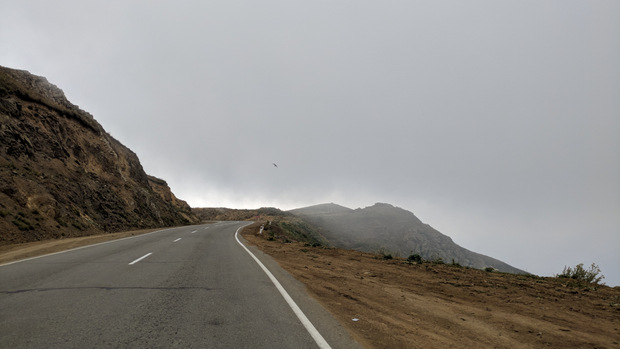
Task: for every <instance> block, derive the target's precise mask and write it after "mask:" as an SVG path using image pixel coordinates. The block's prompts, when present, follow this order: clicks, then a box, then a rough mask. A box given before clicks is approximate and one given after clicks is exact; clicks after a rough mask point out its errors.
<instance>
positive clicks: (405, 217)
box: [289, 203, 523, 273]
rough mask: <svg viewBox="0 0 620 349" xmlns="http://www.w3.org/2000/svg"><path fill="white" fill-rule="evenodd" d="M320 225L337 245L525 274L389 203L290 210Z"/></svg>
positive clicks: (322, 231) (320, 228)
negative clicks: (476, 250)
mask: <svg viewBox="0 0 620 349" xmlns="http://www.w3.org/2000/svg"><path fill="white" fill-rule="evenodd" d="M289 212H291V213H293V214H295V215H297V216H299V217H302V218H303V219H304V220H306V221H308V222H309V223H311V224H313V225H314V226H316V227H318V228H319V231H320V233H321V234H322V235H323V236H324V237H325V238H327V239H328V240H329V241H330V242H332V243H333V244H334V245H335V246H336V247H341V248H346V249H354V250H359V251H365V252H377V251H379V250H380V249H384V250H387V251H388V252H390V253H396V254H399V255H400V256H401V257H407V256H409V255H410V254H412V253H417V254H419V255H420V256H421V257H422V258H424V259H426V260H437V259H439V258H441V259H442V260H443V261H444V262H446V263H451V262H452V260H454V262H455V263H459V264H461V265H463V266H468V267H473V268H479V269H481V268H486V267H493V268H496V269H498V270H500V271H504V272H510V273H523V271H522V270H519V269H517V268H514V267H512V266H510V265H508V264H506V263H504V262H502V261H500V260H497V259H495V258H491V257H488V256H485V255H482V254H479V253H476V252H472V251H469V250H467V249H465V248H463V247H461V246H459V245H457V244H455V243H454V242H453V241H452V239H451V238H450V237H448V236H446V235H444V234H442V233H440V232H438V231H437V230H435V229H433V228H432V227H431V226H430V225H428V224H425V223H422V221H420V220H419V219H418V218H417V217H416V216H415V215H414V214H413V213H411V212H409V211H406V210H404V209H401V208H398V207H394V206H392V205H389V204H384V203H377V204H375V205H373V206H370V207H366V208H363V209H361V208H359V209H356V210H351V209H347V208H344V207H342V206H338V205H334V204H322V205H317V206H310V207H305V208H299V209H295V210H291V211H289Z"/></svg>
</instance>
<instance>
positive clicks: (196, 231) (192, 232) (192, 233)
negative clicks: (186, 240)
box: [190, 230, 198, 234]
mask: <svg viewBox="0 0 620 349" xmlns="http://www.w3.org/2000/svg"><path fill="white" fill-rule="evenodd" d="M197 231H198V230H194V231H192V232H191V233H190V234H194V233H195V232H197Z"/></svg>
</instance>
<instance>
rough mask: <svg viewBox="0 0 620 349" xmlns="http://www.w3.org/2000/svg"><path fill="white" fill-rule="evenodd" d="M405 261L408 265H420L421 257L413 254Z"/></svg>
mask: <svg viewBox="0 0 620 349" xmlns="http://www.w3.org/2000/svg"><path fill="white" fill-rule="evenodd" d="M407 261H408V262H409V263H414V262H415V263H422V257H421V256H420V255H419V254H417V253H413V254H411V255H409V257H407Z"/></svg>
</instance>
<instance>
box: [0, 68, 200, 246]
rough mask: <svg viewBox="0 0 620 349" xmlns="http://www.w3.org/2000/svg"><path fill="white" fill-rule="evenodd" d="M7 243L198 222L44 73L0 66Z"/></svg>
mask: <svg viewBox="0 0 620 349" xmlns="http://www.w3.org/2000/svg"><path fill="white" fill-rule="evenodd" d="M0 144H1V146H0V245H2V244H11V243H19V242H28V241H35V240H42V239H49V238H60V237H65V236H81V235H89V234H94V233H101V232H114V231H121V230H129V229H137V228H151V227H163V226H171V225H181V224H189V223H194V222H197V218H196V217H195V216H194V215H193V214H192V212H191V209H190V207H189V206H188V205H187V203H185V202H184V201H182V200H179V199H177V198H176V197H175V196H174V194H172V193H171V191H170V188H169V187H168V185H167V184H166V182H165V181H163V180H161V179H158V178H155V177H151V176H148V175H147V174H146V173H145V172H144V170H143V168H142V165H141V164H140V161H139V160H138V157H137V155H136V154H135V153H134V152H132V151H131V150H130V149H128V148H127V147H125V146H123V145H122V144H121V143H120V142H119V141H117V140H116V139H114V138H113V137H112V136H110V135H109V134H108V133H107V132H106V131H105V130H104V129H103V127H102V126H101V125H100V124H99V123H98V122H97V121H96V120H95V119H94V118H93V116H92V115H90V114H89V113H87V112H85V111H83V110H81V109H79V108H78V107H77V106H75V105H73V104H71V103H70V102H69V101H68V100H67V99H66V97H65V95H64V93H63V91H62V90H60V89H59V88H58V87H56V86H55V85H53V84H51V83H49V82H48V81H47V80H46V79H45V78H43V77H39V76H34V75H31V74H30V73H28V72H26V71H21V70H14V69H9V68H5V67H0Z"/></svg>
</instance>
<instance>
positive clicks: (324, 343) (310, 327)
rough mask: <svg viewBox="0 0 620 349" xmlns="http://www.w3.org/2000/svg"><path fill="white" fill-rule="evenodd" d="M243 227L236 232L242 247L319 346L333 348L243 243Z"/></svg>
mask: <svg viewBox="0 0 620 349" xmlns="http://www.w3.org/2000/svg"><path fill="white" fill-rule="evenodd" d="M246 225H247V224H246ZM243 227H245V225H244V226H242V227H239V229H237V231H236V232H235V239H236V240H237V242H238V243H239V245H241V247H243V249H244V250H245V251H246V252H247V253H248V254H250V256H251V257H252V258H253V259H254V261H256V263H257V264H258V266H260V267H261V269H263V271H264V272H265V274H267V276H268V277H269V279H270V280H271V282H273V284H274V285H275V286H276V288H277V289H278V291H280V294H281V295H282V297H284V300H285V301H286V303H288V306H289V307H291V309H292V310H293V312H294V313H295V315H297V318H298V319H299V321H301V324H302V325H304V327H305V328H306V330H307V331H308V333H310V336H312V338H313V339H314V341H315V342H316V344H317V345H318V346H319V348H321V349H331V347H330V346H329V344H327V341H325V338H323V336H321V334H320V333H319V331H318V330H317V329H316V327H314V325H313V324H312V322H310V320H309V319H308V318H307V317H306V314H304V312H303V311H302V310H301V309H300V308H299V306H298V305H297V303H295V301H294V300H293V298H291V296H289V294H288V292H286V290H285V289H284V287H282V285H281V284H280V282H279V281H278V279H276V277H275V276H273V274H272V273H271V272H270V271H269V269H267V267H266V266H265V265H264V264H263V263H262V262H261V261H260V260H259V259H258V258H257V257H256V256H255V255H254V254H253V253H252V252H251V251H250V250H249V249H248V248H247V247H245V245H244V244H242V243H241V241H240V240H239V237H238V234H239V230H241V228H243Z"/></svg>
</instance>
